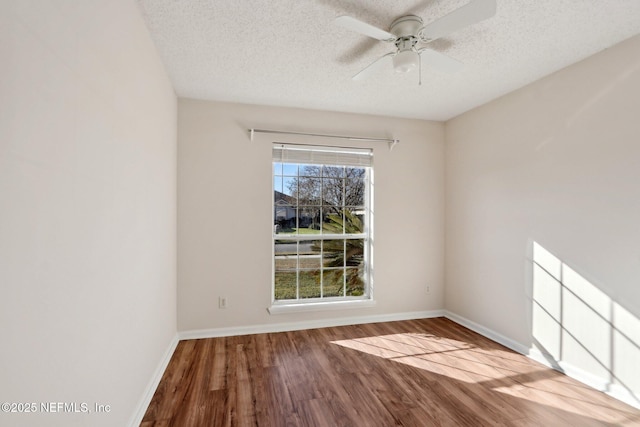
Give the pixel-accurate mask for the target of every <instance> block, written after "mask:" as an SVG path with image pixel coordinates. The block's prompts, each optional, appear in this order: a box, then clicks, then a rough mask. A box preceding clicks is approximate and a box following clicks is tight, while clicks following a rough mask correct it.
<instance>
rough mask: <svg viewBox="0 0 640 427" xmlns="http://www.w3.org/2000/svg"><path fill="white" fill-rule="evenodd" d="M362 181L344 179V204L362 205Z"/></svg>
mask: <svg viewBox="0 0 640 427" xmlns="http://www.w3.org/2000/svg"><path fill="white" fill-rule="evenodd" d="M364 190H365V186H364V179H346V180H345V190H344V203H345V204H346V205H352V206H362V205H364V193H365V191H364Z"/></svg>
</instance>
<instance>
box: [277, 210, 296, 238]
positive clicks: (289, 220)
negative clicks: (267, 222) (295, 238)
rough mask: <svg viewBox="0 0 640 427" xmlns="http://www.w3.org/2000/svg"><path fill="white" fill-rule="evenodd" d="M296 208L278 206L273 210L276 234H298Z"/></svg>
mask: <svg viewBox="0 0 640 427" xmlns="http://www.w3.org/2000/svg"><path fill="white" fill-rule="evenodd" d="M296 213H297V209H296V208H295V206H288V205H278V204H276V205H275V206H274V208H273V222H274V231H275V233H276V234H286V233H288V234H291V233H295V232H296Z"/></svg>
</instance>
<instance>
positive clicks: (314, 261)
mask: <svg viewBox="0 0 640 427" xmlns="http://www.w3.org/2000/svg"><path fill="white" fill-rule="evenodd" d="M320 244H321V242H320V241H319V240H303V241H301V242H300V243H299V246H298V248H299V255H300V257H299V262H300V264H299V267H300V268H302V269H319V268H320V249H321V246H320Z"/></svg>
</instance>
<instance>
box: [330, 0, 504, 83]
mask: <svg viewBox="0 0 640 427" xmlns="http://www.w3.org/2000/svg"><path fill="white" fill-rule="evenodd" d="M495 13H496V0H471V1H470V2H469V3H467V4H466V5H464V6H462V7H460V8H458V9H456V10H454V11H453V12H451V13H449V14H448V15H445V16H443V17H442V18H439V19H436V20H435V21H433V22H431V23H429V24H427V25H424V23H423V21H422V18H420V17H419V16H415V15H407V16H402V17H400V18H398V19H396V20H395V21H393V22H392V23H391V27H390V28H389V31H388V32H387V31H384V30H381V29H380V28H377V27H374V26H373V25H370V24H367V23H366V22H362V21H360V20H358V19H355V18H352V17H351V16H346V15H345V16H340V17H338V18H336V20H335V23H336V24H338V25H340V26H341V27H343V28H346V29H348V30H351V31H355V32H357V33H360V34H364V35H365V36H368V37H372V38H374V39H377V40H380V41H383V42H387V43H393V44H394V45H395V46H396V50H395V51H394V52H389V53H387V54H386V55H384V56H382V57H380V58H378V59H376V60H375V61H374V62H372V63H371V64H369V65H368V66H367V67H366V68H364V69H363V70H362V71H360V72H359V73H358V74H356V75H355V76H353V80H364V79H366V78H368V77H370V76H371V75H373V74H375V73H376V72H377V71H378V70H380V69H382V68H384V67H388V66H392V67H393V69H394V70H395V71H396V72H399V73H406V72H408V71H411V70H413V69H414V68H416V67H418V68H421V67H422V59H423V58H424V59H425V60H426V61H427V62H428V63H429V65H431V66H433V67H434V68H437V69H439V70H440V71H443V72H448V73H453V72H455V71H458V70H459V69H460V68H462V63H461V62H460V61H458V60H456V59H453V58H451V57H449V56H447V55H444V54H442V53H440V52H437V51H435V50H433V49H429V48H428V47H425V46H422V45H420V44H421V43H422V44H426V43H430V42H432V41H434V40H437V39H439V38H441V37H445V36H447V35H449V34H451V33H453V32H454V31H457V30H459V29H461V28H464V27H467V26H469V25H473V24H475V23H478V22H480V21H483V20H485V19H487V18H491V17H492V16H493V15H495ZM420 74H421V73H420ZM420 83H422V81H420Z"/></svg>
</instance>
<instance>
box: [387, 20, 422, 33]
mask: <svg viewBox="0 0 640 427" xmlns="http://www.w3.org/2000/svg"><path fill="white" fill-rule="evenodd" d="M420 28H422V18H420V17H419V16H415V15H407V16H402V17H400V18H398V19H396V20H395V21H393V22H392V23H391V31H390V32H391V34H394V35H395V36H397V37H398V38H402V37H409V36H414V37H415V36H416V35H417V32H418V30H419V29H420Z"/></svg>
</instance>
